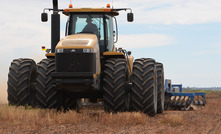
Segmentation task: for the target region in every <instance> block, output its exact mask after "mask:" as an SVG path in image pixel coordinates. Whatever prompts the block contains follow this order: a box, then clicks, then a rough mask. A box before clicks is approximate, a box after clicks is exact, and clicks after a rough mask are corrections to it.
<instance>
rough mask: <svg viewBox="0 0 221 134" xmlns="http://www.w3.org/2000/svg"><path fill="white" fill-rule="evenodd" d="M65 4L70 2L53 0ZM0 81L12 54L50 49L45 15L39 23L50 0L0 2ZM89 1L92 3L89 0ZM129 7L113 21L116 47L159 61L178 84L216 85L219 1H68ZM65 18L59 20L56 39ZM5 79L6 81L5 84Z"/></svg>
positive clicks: (38, 54) (219, 83) (220, 70)
mask: <svg viewBox="0 0 221 134" xmlns="http://www.w3.org/2000/svg"><path fill="white" fill-rule="evenodd" d="M58 1H59V8H67V7H68V5H69V3H70V0H58ZM0 2H1V4H0V10H1V12H0V18H1V19H0V47H1V53H0V62H1V70H0V80H1V81H7V73H8V68H9V66H10V62H11V61H12V60H13V59H15V58H25V57H26V58H27V57H29V58H34V59H35V60H36V62H39V61H40V59H42V58H44V53H45V52H43V51H42V50H41V46H43V45H44V46H46V47H47V48H49V47H50V18H49V22H47V23H42V22H41V21H40V15H41V12H42V11H43V8H48V7H49V8H51V7H52V0H47V1H46V0H37V1H30V0H19V1H18V0H10V1H8V0H0ZM92 2H93V3H92ZM107 3H110V4H111V5H113V6H114V8H121V7H130V8H132V10H133V13H134V17H135V18H134V22H133V23H129V22H127V21H126V12H124V11H123V12H122V14H121V15H120V16H118V17H117V19H118V26H119V33H120V35H119V42H118V43H117V44H116V45H117V46H118V47H123V48H125V49H127V50H130V51H132V55H133V56H134V57H135V58H141V57H146V58H154V59H156V61H158V62H162V63H163V64H164V70H165V78H170V79H172V81H173V82H174V83H182V84H183V85H184V86H191V87H192V86H198V87H221V61H220V60H221V1H220V0H134V1H128V0H120V1H117V0H113V3H112V0H93V1H90V0H84V1H83V2H82V0H74V1H73V0H72V4H73V6H74V7H105V6H106V4H107ZM66 20H67V17H66V16H64V15H62V18H61V21H62V22H61V27H62V29H61V31H62V32H61V38H62V37H64V29H65V22H66ZM5 83H6V82H5Z"/></svg>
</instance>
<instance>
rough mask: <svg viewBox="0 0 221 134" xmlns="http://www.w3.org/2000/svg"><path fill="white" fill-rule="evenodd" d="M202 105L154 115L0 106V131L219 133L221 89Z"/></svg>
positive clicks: (38, 133) (114, 133)
mask: <svg viewBox="0 0 221 134" xmlns="http://www.w3.org/2000/svg"><path fill="white" fill-rule="evenodd" d="M206 100H207V104H206V107H205V108H204V109H198V110H192V111H172V110H171V111H165V112H164V113H163V114H158V115H156V116H155V117H149V116H146V115H144V114H142V113H118V114H111V113H104V112H103V111H102V110H92V109H86V110H85V109H83V110H82V111H81V113H76V112H75V111H69V112H66V113H63V112H61V113H57V112H56V111H55V110H42V109H32V108H29V107H25V108H24V107H9V106H7V105H1V106H0V133H1V134H8V133H16V134H24V133H34V134H42V133H47V134H60V133H64V134H71V133H83V134H84V133H112V134H137V133H141V134H147V133H150V134H221V93H210V94H206Z"/></svg>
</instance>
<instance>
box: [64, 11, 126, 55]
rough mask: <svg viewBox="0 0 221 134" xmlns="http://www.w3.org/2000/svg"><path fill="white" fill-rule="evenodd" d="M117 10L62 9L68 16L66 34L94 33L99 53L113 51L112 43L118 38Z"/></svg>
mask: <svg viewBox="0 0 221 134" xmlns="http://www.w3.org/2000/svg"><path fill="white" fill-rule="evenodd" d="M122 10H123V9H122ZM124 10H126V9H124ZM117 11H119V10H117V9H111V8H68V9H64V11H63V14H65V15H67V16H69V18H68V21H67V25H66V36H68V35H74V34H94V35H96V37H97V39H98V44H99V48H100V55H102V54H103V52H106V51H113V48H114V43H116V42H117V39H118V37H117V36H118V31H117V30H118V29H117V21H116V18H115V16H118V15H119V13H118V12H117ZM128 16H129V15H128Z"/></svg>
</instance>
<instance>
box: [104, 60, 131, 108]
mask: <svg viewBox="0 0 221 134" xmlns="http://www.w3.org/2000/svg"><path fill="white" fill-rule="evenodd" d="M127 74H128V72H127V63H126V60H125V59H122V58H113V59H109V60H106V62H105V65H104V72H103V99H104V110H105V111H106V112H123V111H126V110H127V100H128V98H127V97H128V95H127V92H126V82H127Z"/></svg>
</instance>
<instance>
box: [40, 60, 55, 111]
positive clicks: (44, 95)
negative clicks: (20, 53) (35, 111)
mask: <svg viewBox="0 0 221 134" xmlns="http://www.w3.org/2000/svg"><path fill="white" fill-rule="evenodd" d="M52 72H55V60H54V59H43V60H41V61H40V62H39V63H38V64H37V83H36V102H37V106H38V107H40V108H57V92H56V89H55V84H54V83H55V82H54V79H52V77H51V74H52Z"/></svg>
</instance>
